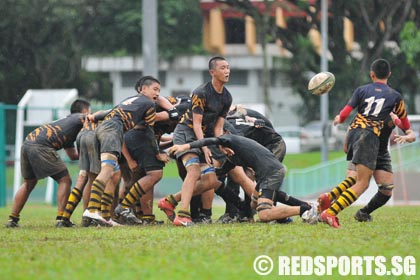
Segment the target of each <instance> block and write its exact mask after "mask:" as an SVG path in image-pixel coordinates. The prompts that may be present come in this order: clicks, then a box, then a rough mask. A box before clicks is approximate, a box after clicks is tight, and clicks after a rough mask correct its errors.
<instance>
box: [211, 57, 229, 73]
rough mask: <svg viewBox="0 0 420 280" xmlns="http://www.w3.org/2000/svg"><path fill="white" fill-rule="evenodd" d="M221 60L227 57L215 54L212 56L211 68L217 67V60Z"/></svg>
mask: <svg viewBox="0 0 420 280" xmlns="http://www.w3.org/2000/svg"><path fill="white" fill-rule="evenodd" d="M220 60H226V59H225V58H224V57H222V56H213V57H212V58H210V60H209V70H210V69H214V68H216V62H217V61H220Z"/></svg>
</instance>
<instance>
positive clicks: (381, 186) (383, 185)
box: [378, 183, 395, 192]
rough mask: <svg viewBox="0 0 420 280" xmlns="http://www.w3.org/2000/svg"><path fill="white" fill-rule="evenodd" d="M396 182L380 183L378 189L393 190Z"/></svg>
mask: <svg viewBox="0 0 420 280" xmlns="http://www.w3.org/2000/svg"><path fill="white" fill-rule="evenodd" d="M394 187H395V186H394V184H392V183H391V184H378V189H379V191H381V192H392V190H393V189H394Z"/></svg>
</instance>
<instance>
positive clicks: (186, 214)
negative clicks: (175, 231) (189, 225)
mask: <svg viewBox="0 0 420 280" xmlns="http://www.w3.org/2000/svg"><path fill="white" fill-rule="evenodd" d="M178 216H180V217H186V218H191V212H190V211H188V210H182V209H180V210H179V211H178Z"/></svg>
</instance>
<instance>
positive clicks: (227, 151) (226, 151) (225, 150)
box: [219, 147, 235, 157]
mask: <svg viewBox="0 0 420 280" xmlns="http://www.w3.org/2000/svg"><path fill="white" fill-rule="evenodd" d="M219 149H220V150H221V151H222V153H223V154H224V155H227V156H228V157H230V156H233V155H234V154H235V152H234V151H233V150H232V149H231V148H227V147H219Z"/></svg>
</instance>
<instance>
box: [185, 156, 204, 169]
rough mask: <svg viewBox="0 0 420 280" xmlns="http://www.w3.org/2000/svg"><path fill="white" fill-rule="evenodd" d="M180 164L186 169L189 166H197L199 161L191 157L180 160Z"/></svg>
mask: <svg viewBox="0 0 420 280" xmlns="http://www.w3.org/2000/svg"><path fill="white" fill-rule="evenodd" d="M182 163H183V164H184V166H185V168H188V167H191V166H199V165H200V159H199V158H198V157H193V158H189V159H186V160H182Z"/></svg>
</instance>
